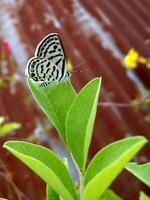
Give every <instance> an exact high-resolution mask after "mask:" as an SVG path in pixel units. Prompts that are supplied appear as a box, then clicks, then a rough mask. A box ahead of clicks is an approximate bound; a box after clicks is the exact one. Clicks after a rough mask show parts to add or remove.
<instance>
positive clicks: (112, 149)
mask: <svg viewBox="0 0 150 200" xmlns="http://www.w3.org/2000/svg"><path fill="white" fill-rule="evenodd" d="M145 143H146V139H145V138H144V137H142V136H137V137H130V138H126V139H122V140H119V141H117V142H114V143H112V144H110V145H108V146H106V147H105V148H103V149H102V150H101V151H99V152H98V153H97V154H96V155H95V157H94V158H93V160H92V161H91V163H90V165H89V166H88V168H87V170H86V172H85V179H84V180H85V182H84V184H85V191H84V198H83V199H84V200H89V199H92V200H99V198H100V196H101V195H102V194H103V193H104V191H105V190H106V189H107V188H108V187H109V186H110V184H111V183H112V182H113V180H114V179H115V178H116V177H117V176H118V174H119V173H120V172H121V170H122V169H123V168H124V166H125V165H126V163H127V162H129V160H130V159H131V158H132V157H133V156H134V155H135V154H136V153H137V152H138V151H139V150H140V149H141V148H142V147H143V145H144V144H145Z"/></svg>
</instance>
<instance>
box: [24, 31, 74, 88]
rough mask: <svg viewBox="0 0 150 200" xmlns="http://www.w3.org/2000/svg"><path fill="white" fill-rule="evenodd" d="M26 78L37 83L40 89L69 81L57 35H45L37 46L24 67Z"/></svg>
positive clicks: (60, 43) (63, 53) (64, 58)
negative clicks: (33, 54) (51, 84)
mask: <svg viewBox="0 0 150 200" xmlns="http://www.w3.org/2000/svg"><path fill="white" fill-rule="evenodd" d="M25 75H26V77H28V78H30V79H31V80H32V81H34V82H36V83H39V84H40V87H44V86H47V85H48V84H50V83H52V82H54V83H60V82H64V81H66V80H68V79H69V77H70V76H71V73H70V72H69V71H67V64H66V56H65V51H64V48H63V45H62V42H61V40H60V37H59V35H58V34H57V33H51V34H49V35H47V36H46V37H45V38H44V39H43V40H42V41H41V42H40V43H39V44H38V46H37V48H36V51H35V56H34V57H33V58H31V59H30V60H29V61H28V63H27V66H26V71H25Z"/></svg>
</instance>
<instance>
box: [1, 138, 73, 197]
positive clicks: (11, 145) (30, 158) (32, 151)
mask: <svg viewBox="0 0 150 200" xmlns="http://www.w3.org/2000/svg"><path fill="white" fill-rule="evenodd" d="M4 147H5V148H6V149H7V150H8V151H10V152H11V153H12V154H13V155H15V156H16V157H17V158H19V159H20V160H21V161H22V162H23V163H25V164H26V165H27V166H28V167H29V168H31V169H32V170H33V171H34V172H35V173H37V174H38V175H39V176H40V177H41V178H42V179H43V180H44V181H45V182H46V183H47V184H48V185H49V186H50V187H51V188H52V189H53V190H54V191H55V192H56V193H58V194H59V195H60V196H61V197H62V198H63V200H68V199H69V200H76V191H75V187H74V184H73V181H72V178H71V176H70V175H69V172H68V170H67V168H66V166H65V165H64V163H63V162H62V160H60V159H59V158H58V157H57V156H56V155H55V154H54V153H53V152H52V151H50V150H48V149H47V148H45V147H42V146H39V145H35V144H31V143H27V142H20V141H8V142H6V143H5V144H4Z"/></svg>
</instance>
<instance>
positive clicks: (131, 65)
mask: <svg viewBox="0 0 150 200" xmlns="http://www.w3.org/2000/svg"><path fill="white" fill-rule="evenodd" d="M139 57H140V56H139V53H138V52H137V51H136V50H135V49H130V50H129V52H128V53H127V55H126V56H125V58H124V64H125V66H126V68H128V69H135V68H137V65H138V61H139Z"/></svg>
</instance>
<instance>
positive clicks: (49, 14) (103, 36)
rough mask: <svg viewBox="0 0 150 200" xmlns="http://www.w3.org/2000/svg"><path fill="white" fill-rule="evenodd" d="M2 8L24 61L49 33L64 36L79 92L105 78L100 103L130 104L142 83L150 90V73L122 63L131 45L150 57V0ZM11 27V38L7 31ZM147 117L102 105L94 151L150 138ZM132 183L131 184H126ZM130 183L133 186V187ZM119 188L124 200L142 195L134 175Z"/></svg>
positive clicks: (36, 3) (83, 0)
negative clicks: (137, 137)
mask: <svg viewBox="0 0 150 200" xmlns="http://www.w3.org/2000/svg"><path fill="white" fill-rule="evenodd" d="M21 2H22V3H21ZM2 8H3V16H1V20H2V21H3V24H2V34H3V37H4V38H5V39H7V40H8V41H10V43H11V40H13V39H15V38H13V37H18V38H19V40H20V41H21V43H20V48H22V49H23V52H26V55H22V56H24V57H25V58H26V56H28V57H30V56H32V55H33V53H34V50H35V47H36V45H37V44H38V42H39V41H40V40H41V39H42V38H43V37H44V36H45V35H46V34H49V33H51V32H57V33H59V34H60V36H61V38H62V41H63V44H64V47H65V51H66V53H67V56H68V58H70V59H71V60H72V62H73V64H74V66H76V65H78V64H80V63H82V65H81V66H80V69H81V70H82V73H74V74H73V75H72V82H73V85H74V86H75V88H76V89H77V90H79V89H80V88H81V87H82V86H83V85H84V84H85V83H87V82H88V81H89V80H91V79H92V78H94V77H96V76H102V78H103V82H102V90H101V96H100V100H101V101H103V102H121V103H129V102H130V101H131V100H132V99H134V98H136V97H138V96H139V94H140V91H139V89H140V85H142V84H143V86H146V87H148V88H149V87H150V81H149V77H150V70H149V69H146V68H144V67H141V68H139V69H137V70H136V71H135V72H129V71H128V72H127V70H126V69H125V68H124V66H123V64H122V62H123V57H124V55H125V53H126V52H127V51H128V50H129V49H130V48H132V47H133V48H135V49H137V50H138V51H139V52H140V53H141V54H142V55H144V56H149V52H150V46H149V45H146V44H145V40H146V39H148V38H149V37H150V26H149V21H150V12H149V8H150V1H149V0H143V1H137V0H132V1H130V0H126V1H121V0H115V1H111V0H93V1H89V0H81V1H79V0H68V1H66V0H61V1H60V0H56V1H52V0H47V1H46V0H43V1H40V0H33V1H32V3H31V1H30V0H26V1H20V3H19V5H17V1H16V2H15V3H14V4H11V3H9V4H7V5H6V3H5V1H4V4H3V5H2ZM6 13H7V15H8V13H9V14H10V13H11V18H10V19H5V18H6ZM12 19H13V20H14V21H12V24H13V27H14V28H15V31H16V33H14V32H13V31H12V33H11V30H9V26H10V23H8V22H7V20H9V21H11V20H12ZM4 23H8V24H4ZM7 27H8V31H10V33H9V34H7V33H6V29H7ZM16 34H17V35H16ZM10 37H12V38H10ZM13 44H15V41H14V43H12V45H11V46H12V50H13V52H14V54H17V53H16V52H17V48H18V46H15V45H13ZM16 44H17V45H19V43H16ZM22 45H24V46H22ZM24 47H25V48H24ZM18 63H19V61H18ZM25 64H26V63H25V59H24V66H20V67H21V69H22V71H24V68H25ZM131 77H132V78H131ZM133 78H134V79H137V80H138V82H140V84H137V81H133ZM144 115H145V113H144V112H143V111H138V112H137V111H135V110H134V109H133V108H131V107H129V108H117V107H114V106H111V107H98V112H97V119H96V123H95V128H94V137H93V143H92V148H91V153H92V154H93V153H95V152H96V151H98V149H100V148H101V147H102V146H104V145H106V144H108V143H110V142H112V141H114V140H116V139H120V138H123V137H127V136H129V135H136V134H143V135H145V136H146V137H147V138H150V134H149V132H150V125H149V124H148V123H146V122H145V121H144ZM148 151H149V148H147V149H145V152H143V154H142V155H143V156H144V159H145V160H149V152H148ZM142 158H143V157H142ZM142 158H141V159H142ZM139 160H140V158H139ZM127 179H130V181H131V182H130V183H127ZM134 180H135V179H134ZM130 184H132V186H133V187H132V188H131V187H128V185H130ZM118 185H119V191H118V192H120V194H121V195H122V196H124V198H125V199H133V195H134V196H135V199H136V197H137V195H138V193H137V191H139V190H140V189H141V188H142V187H143V186H142V185H141V184H140V183H139V182H135V181H133V179H132V178H131V177H130V176H129V175H127V176H125V175H122V177H121V178H120V179H119V180H118V182H116V185H115V186H114V187H115V189H117V188H118ZM133 188H134V191H133ZM117 190H118V189H117Z"/></svg>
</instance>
